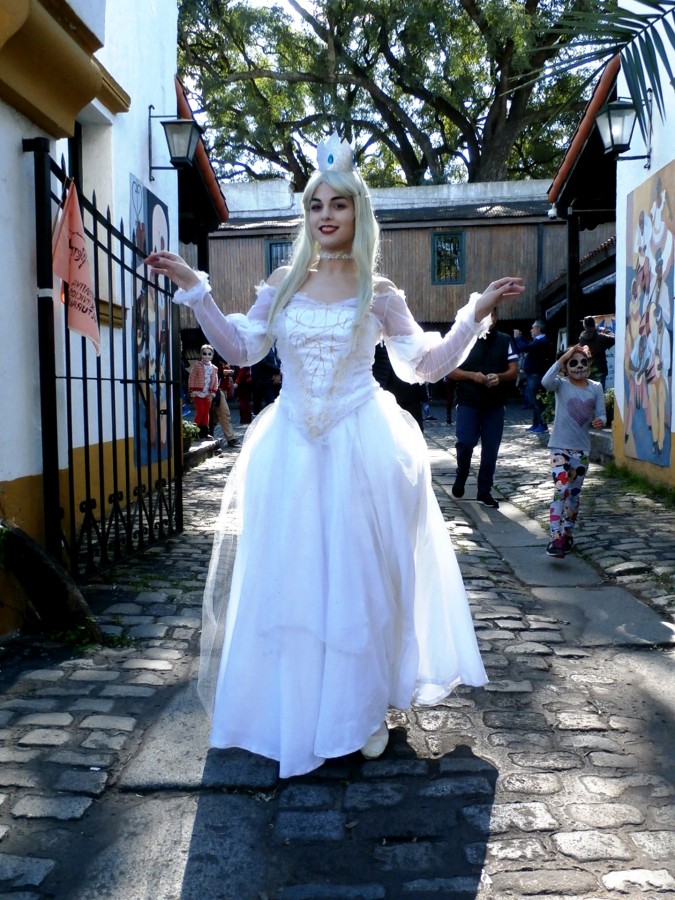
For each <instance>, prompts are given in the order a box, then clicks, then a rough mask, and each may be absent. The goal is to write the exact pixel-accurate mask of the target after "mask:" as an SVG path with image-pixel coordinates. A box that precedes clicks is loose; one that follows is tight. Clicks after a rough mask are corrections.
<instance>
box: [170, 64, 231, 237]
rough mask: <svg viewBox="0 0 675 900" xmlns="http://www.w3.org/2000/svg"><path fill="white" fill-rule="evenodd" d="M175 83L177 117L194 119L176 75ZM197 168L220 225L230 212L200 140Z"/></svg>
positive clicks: (196, 155)
mask: <svg viewBox="0 0 675 900" xmlns="http://www.w3.org/2000/svg"><path fill="white" fill-rule="evenodd" d="M174 80H175V83H176V99H177V101H178V115H179V116H180V117H181V118H183V119H194V113H193V112H192V109H191V108H190V104H189V103H188V100H187V97H186V96H185V88H184V87H183V85H182V84H181V83H180V79H179V78H178V76H177V75H175V76H174ZM195 160H196V162H197V167H198V169H199V171H200V172H201V174H202V177H203V179H204V183H205V184H206V187H207V190H208V192H209V195H210V197H211V199H212V201H213V205H214V207H215V209H216V212H217V213H218V216H219V218H220V221H221V223H222V222H227V220H228V219H229V218H230V210H229V209H228V208H227V202H226V200H225V197H224V196H223V192H222V191H221V189H220V185H219V184H218V179H217V178H216V173H215V172H214V171H213V166H212V165H211V160H210V159H209V154H208V153H207V152H206V147H205V146H204V141H203V140H202V139H201V138H200V139H199V143H198V144H197V151H196V153H195Z"/></svg>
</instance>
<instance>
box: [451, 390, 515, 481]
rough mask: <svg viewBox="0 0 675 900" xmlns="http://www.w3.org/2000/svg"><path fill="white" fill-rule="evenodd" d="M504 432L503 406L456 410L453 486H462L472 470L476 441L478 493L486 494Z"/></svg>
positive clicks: (493, 473) (460, 408)
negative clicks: (479, 448) (478, 447)
mask: <svg viewBox="0 0 675 900" xmlns="http://www.w3.org/2000/svg"><path fill="white" fill-rule="evenodd" d="M503 433H504V407H503V406H494V407H483V408H481V407H477V406H464V405H462V404H460V405H459V406H458V407H457V424H456V426H455V437H456V439H457V442H456V444H455V449H456V452H457V476H456V478H455V484H456V485H458V486H459V487H464V484H465V482H466V480H467V478H468V477H469V472H470V470H471V457H472V455H473V450H474V447H475V446H476V444H477V443H478V441H479V440H480V442H481V455H480V468H479V469H478V478H477V493H478V494H489V493H491V491H492V482H493V479H494V475H495V468H496V466H497V455H498V453H499V445H500V444H501V440H502V434H503Z"/></svg>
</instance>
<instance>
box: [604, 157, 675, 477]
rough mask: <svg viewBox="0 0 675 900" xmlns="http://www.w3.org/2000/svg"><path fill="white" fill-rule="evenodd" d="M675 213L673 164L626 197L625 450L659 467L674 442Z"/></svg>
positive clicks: (668, 455) (668, 461)
mask: <svg viewBox="0 0 675 900" xmlns="http://www.w3.org/2000/svg"><path fill="white" fill-rule="evenodd" d="M674 213H675V162H672V163H670V164H669V165H667V166H665V167H664V168H663V169H661V170H660V171H659V172H657V173H655V174H654V175H653V176H651V177H650V178H649V179H647V181H645V182H644V183H643V184H641V185H640V187H638V188H636V190H634V191H633V193H632V194H629V195H628V203H627V218H626V224H627V229H626V241H627V244H628V246H627V247H626V260H627V272H626V276H627V277H626V286H627V293H628V296H627V297H626V310H627V312H626V341H625V353H624V403H625V409H624V423H625V435H624V440H625V444H626V447H625V449H626V455H627V456H629V457H632V458H633V459H639V460H643V461H645V462H650V463H654V464H656V465H659V466H669V465H670V454H671V440H672V435H671V424H672V421H673V384H672V376H673V373H672V346H673V274H674V271H675V270H674V266H673V262H674V260H673V252H674V246H673V245H674V243H675V216H674ZM617 362H618V361H617Z"/></svg>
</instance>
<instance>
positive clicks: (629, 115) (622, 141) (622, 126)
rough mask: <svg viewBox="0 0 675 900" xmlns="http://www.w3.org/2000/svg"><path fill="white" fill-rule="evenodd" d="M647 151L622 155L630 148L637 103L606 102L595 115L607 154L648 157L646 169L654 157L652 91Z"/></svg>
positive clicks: (648, 103)
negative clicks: (637, 154) (639, 153)
mask: <svg viewBox="0 0 675 900" xmlns="http://www.w3.org/2000/svg"><path fill="white" fill-rule="evenodd" d="M646 108H647V110H646V111H647V139H646V143H647V152H646V153H644V154H642V155H640V156H621V155H620V154H622V153H625V152H626V151H627V150H630V144H631V141H632V139H633V131H634V130H635V123H636V121H637V113H636V111H635V105H634V104H633V102H632V101H630V100H612V101H611V102H610V103H606V104H605V105H604V106H603V107H602V109H601V110H600V112H599V113H598V114H597V116H596V117H595V122H596V124H597V126H598V131H599V132H600V137H601V138H602V143H603V145H604V147H605V153H606V154H610V153H611V154H613V155H614V156H615V157H616V159H617V160H626V159H646V160H647V162H646V163H645V169H648V168H649V167H650V165H651V158H652V91H651V88H650V89H649V90H648V91H647V101H646Z"/></svg>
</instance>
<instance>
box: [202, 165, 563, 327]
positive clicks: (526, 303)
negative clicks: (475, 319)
mask: <svg viewBox="0 0 675 900" xmlns="http://www.w3.org/2000/svg"><path fill="white" fill-rule="evenodd" d="M515 184H516V185H518V184H522V183H515ZM533 184H534V185H536V186H537V187H538V186H539V185H540V184H541V183H540V182H535V183H533ZM442 187H447V188H453V187H454V188H457V187H458V186H442ZM459 187H461V188H462V189H464V190H463V195H464V196H462V197H460V198H459V199H458V200H457V201H453V200H449V199H447V198H446V197H444V196H443V195H442V193H440V194H439V192H438V191H437V190H434V189H418V188H400V189H397V190H396V191H393V190H389V191H382V192H381V193H382V194H385V195H386V196H385V197H383V198H381V199H380V198H378V197H377V194H378V192H377V191H373V195H374V197H373V205H374V208H375V214H376V217H377V219H378V222H379V224H380V227H381V232H382V241H381V260H380V266H379V268H380V271H381V272H382V273H383V274H384V275H386V276H387V277H388V278H391V280H392V281H393V282H394V283H395V284H397V285H398V286H399V287H401V288H402V289H403V290H404V291H405V293H406V296H407V298H408V303H409V305H410V308H411V310H412V313H413V315H414V316H415V318H416V319H417V321H419V322H420V323H421V324H422V325H423V327H426V328H440V329H441V330H444V329H445V328H447V327H448V326H449V324H450V323H451V322H452V320H453V318H454V316H455V313H456V311H457V309H459V307H460V306H462V305H463V304H464V303H465V301H466V299H467V298H468V296H469V294H470V293H471V292H472V291H480V290H482V289H483V288H484V287H485V286H486V285H487V284H489V283H490V281H492V280H493V279H495V278H498V277H500V276H502V275H504V274H514V275H520V276H522V277H523V279H524V281H525V284H526V286H527V291H526V292H525V294H523V296H522V298H521V299H520V300H518V301H517V302H515V303H512V304H509V305H508V306H507V307H504V308H503V310H502V314H501V317H502V320H503V321H504V322H505V328H506V330H509V331H510V330H511V329H512V328H513V327H521V328H525V329H527V331H529V327H530V325H531V323H532V320H533V319H534V318H537V317H539V316H541V315H542V307H541V304H540V301H539V293H540V291H541V290H542V288H543V287H544V286H545V285H546V284H549V283H550V282H551V281H552V280H553V279H555V278H556V277H557V276H558V275H559V273H560V269H561V265H562V264H563V261H564V258H565V247H566V243H565V241H566V237H565V234H566V232H565V223H564V222H562V221H561V220H560V219H557V220H555V219H551V218H550V216H549V209H550V204H549V202H548V200H547V197H546V191H545V189H542V190H541V191H540V192H537V191H536V190H534V189H533V190H531V191H530V196H529V197H526V198H524V199H523V198H522V197H521V196H519V194H521V195H522V194H523V193H524V192H523V191H522V189H521V190H520V191H517V190H514V191H513V193H514V194H515V197H514V199H509V197H508V193H509V190H510V186H509V185H504V184H502V183H500V184H499V185H498V186H496V187H497V188H498V189H496V190H495V191H494V195H495V197H496V199H491V198H490V196H489V193H490V188H491V187H492V186H491V185H462V186H459ZM472 188H476V189H477V190H476V191H474V192H473V193H475V194H476V196H475V197H474V198H472V197H471V196H470V195H471V193H472V191H471V189H472ZM424 190H429V194H428V197H427V198H425V199H428V200H430V201H433V202H429V203H427V204H423V205H420V204H419V197H420V191H424ZM408 193H410V199H411V202H410V203H407V202H406V198H407V196H408ZM230 197H231V193H230V188H228V202H229V200H230ZM416 201H417V202H416ZM387 203H388V204H389V205H387ZM300 221H301V219H300V215H299V211H298V206H297V202H296V204H295V206H294V208H293V209H290V210H284V211H283V214H274V212H270V211H269V210H266V211H265V213H264V214H263V215H260V214H256V213H254V212H246V213H243V212H236V211H234V210H233V211H232V212H231V217H230V219H229V221H228V222H227V223H226V224H225V225H223V226H221V227H220V228H219V230H218V231H217V232H214V233H213V234H212V235H211V238H210V253H209V257H210V275H211V283H212V285H213V290H214V296H215V297H216V300H217V302H218V304H219V305H220V306H221V308H222V309H223V310H225V311H226V312H246V311H247V309H248V308H249V307H250V305H251V302H252V299H253V297H254V286H255V285H256V284H257V283H259V282H260V281H261V280H262V279H263V278H264V277H266V275H268V274H269V273H270V272H271V271H272V269H274V268H275V267H276V266H277V265H280V264H282V263H284V262H286V261H287V260H288V256H289V253H290V249H291V244H292V241H293V239H294V237H295V235H296V233H297V230H298V227H299V225H300ZM507 322H508V325H506V323H507ZM184 325H185V326H187V327H189V323H188V322H184Z"/></svg>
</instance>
